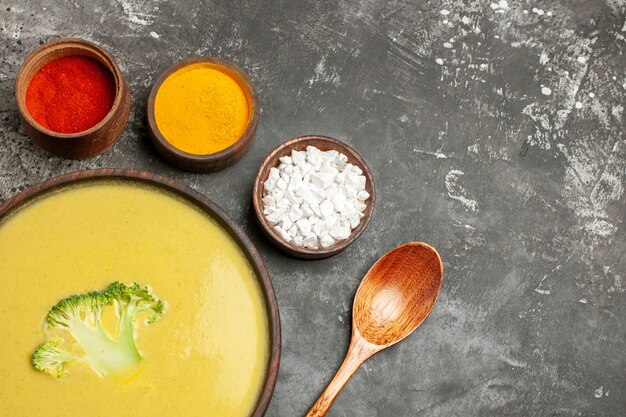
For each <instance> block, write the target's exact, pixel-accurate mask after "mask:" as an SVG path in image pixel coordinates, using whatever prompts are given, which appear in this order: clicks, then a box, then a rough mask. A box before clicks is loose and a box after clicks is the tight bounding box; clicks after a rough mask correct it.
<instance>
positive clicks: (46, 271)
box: [0, 180, 269, 417]
mask: <svg viewBox="0 0 626 417" xmlns="http://www.w3.org/2000/svg"><path fill="white" fill-rule="evenodd" d="M113 281H121V282H125V283H131V282H138V283H141V284H145V285H149V286H150V287H151V288H152V291H153V292H154V294H155V295H157V296H158V297H159V298H160V299H161V300H164V301H165V302H166V303H167V305H168V308H167V311H166V313H165V314H164V315H163V316H162V317H161V318H160V319H159V320H157V321H156V322H155V323H153V324H151V325H148V326H146V325H143V324H140V325H138V327H137V336H136V339H137V345H138V347H139V350H140V351H141V353H142V354H143V360H142V361H141V364H140V365H139V367H138V368H136V369H133V372H132V375H130V374H129V375H123V376H122V377H120V375H117V376H109V377H100V376H98V375H97V374H96V373H95V372H94V371H93V370H92V369H91V368H90V367H89V366H87V365H85V364H69V365H67V367H66V370H67V371H68V373H67V375H65V376H63V377H61V378H58V379H56V378H53V377H51V376H49V375H48V374H45V373H43V372H40V371H37V370H35V369H34V368H33V366H32V365H31V362H30V360H31V354H32V352H33V350H34V349H35V348H36V347H37V346H38V345H39V344H41V343H43V342H44V341H45V340H46V339H47V338H48V337H49V336H50V335H49V332H50V330H46V329H44V327H43V323H44V319H45V317H46V314H47V312H48V310H49V309H50V308H51V307H52V306H53V305H54V304H56V303H57V302H58V301H59V300H61V299H62V298H64V297H67V296H70V295H72V294H79V293H85V292H87V291H91V290H95V289H99V290H101V289H104V288H105V287H106V286H107V285H108V284H109V283H111V282H113ZM0 295H1V297H2V302H0V341H1V343H0V376H1V378H0V404H2V411H0V414H2V415H6V416H11V417H32V416H42V417H43V416H64V417H74V416H76V417H78V416H81V417H83V416H89V417H105V416H106V417H130V416H133V417H142V416H145V417H148V416H150V417H155V416H162V417H165V416H177V417H209V416H216V417H230V416H237V417H244V416H248V415H250V414H251V412H252V410H253V408H254V406H255V405H256V401H257V399H258V396H259V394H260V390H261V387H262V385H263V382H264V380H265V373H266V367H267V362H268V356H269V324H268V320H267V315H266V306H265V303H264V299H263V294H262V291H261V287H260V285H259V283H258V281H257V278H256V276H255V272H254V270H253V269H252V266H251V265H250V263H249V262H248V260H247V258H246V256H245V254H244V253H243V251H242V250H241V248H240V247H239V246H238V244H237V243H236V242H235V241H234V240H233V239H232V238H231V237H230V235H229V234H228V232H227V231H225V230H224V229H223V228H222V227H221V226H220V225H219V224H218V223H217V222H215V221H214V220H213V219H212V218H210V217H209V216H208V215H207V214H206V213H205V212H203V211H201V210H200V209H199V208H198V207H196V206H195V205H193V204H192V203H189V202H187V201H186V200H184V199H182V198H180V197H178V196H175V195H174V194H171V193H169V192H167V191H163V190H160V189H158V188H155V187H152V186H147V185H142V184H138V183H134V182H132V181H121V180H120V181H104V180H102V181H95V182H92V183H88V184H83V185H77V186H73V187H67V188H64V189H61V190H60V191H55V192H50V193H48V194H47V195H45V196H43V197H40V198H38V199H36V200H34V201H33V202H31V203H29V204H28V205H26V206H24V207H23V208H21V209H19V210H17V211H16V212H14V213H13V214H12V215H10V216H9V217H8V218H6V219H5V220H4V221H2V223H0ZM70 340H71V339H70Z"/></svg>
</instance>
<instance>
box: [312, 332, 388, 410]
mask: <svg viewBox="0 0 626 417" xmlns="http://www.w3.org/2000/svg"><path fill="white" fill-rule="evenodd" d="M376 352H377V349H375V348H374V346H373V345H371V344H370V343H368V342H367V341H365V339H363V337H362V336H361V335H360V334H358V333H356V334H353V335H352V340H351V341H350V347H349V348H348V353H346V358H345V359H344V360H343V363H342V364H341V367H340V368H339V370H338V371H337V373H336V374H335V377H334V378H333V379H332V381H330V383H329V384H328V386H327V387H326V389H325V390H324V392H323V393H322V395H320V397H319V398H318V399H317V401H316V402H315V404H313V407H311V409H310V410H309V412H308V413H307V414H306V416H305V417H322V416H325V415H326V413H327V412H328V409H329V408H330V406H331V405H332V404H333V402H334V401H335V398H337V395H339V393H340V392H341V389H342V388H343V387H344V385H346V382H348V379H350V377H351V376H352V375H353V374H354V373H355V372H356V370H357V369H359V367H360V366H361V365H362V364H363V362H365V361H366V360H367V359H368V358H369V357H371V356H372V355H373V354H374V353H376Z"/></svg>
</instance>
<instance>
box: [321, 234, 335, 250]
mask: <svg viewBox="0 0 626 417" xmlns="http://www.w3.org/2000/svg"><path fill="white" fill-rule="evenodd" d="M333 243H335V239H333V238H332V237H331V236H330V235H324V236H322V237H321V238H320V244H321V245H322V247H323V248H328V247H330V246H332V245H333Z"/></svg>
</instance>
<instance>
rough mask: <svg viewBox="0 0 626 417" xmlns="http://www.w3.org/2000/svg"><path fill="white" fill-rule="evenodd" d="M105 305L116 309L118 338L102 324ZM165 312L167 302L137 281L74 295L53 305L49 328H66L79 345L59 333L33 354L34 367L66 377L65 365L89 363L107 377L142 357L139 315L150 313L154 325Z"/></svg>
mask: <svg viewBox="0 0 626 417" xmlns="http://www.w3.org/2000/svg"><path fill="white" fill-rule="evenodd" d="M106 306H113V307H114V309H115V312H116V313H117V318H118V323H117V334H116V335H115V336H112V335H110V334H109V333H108V332H107V331H106V329H105V328H104V326H103V323H102V313H103V310H104V308H105V307H106ZM164 312H165V303H163V301H161V300H159V299H158V298H157V297H156V296H155V295H154V294H153V293H152V292H151V291H150V289H149V288H148V287H146V286H141V285H139V284H137V283H133V284H131V285H125V284H122V283H120V282H113V283H111V284H110V285H109V286H108V287H107V288H106V289H105V290H103V291H92V292H90V293H87V294H79V295H72V296H71V297H68V298H65V299H63V300H61V301H59V302H58V303H57V304H56V305H55V306H54V307H52V308H51V309H50V311H49V312H48V316H47V317H46V326H47V327H48V328H52V329H60V330H63V331H66V332H67V333H69V335H70V336H71V338H72V340H73V341H74V342H75V345H76V346H73V345H74V344H66V343H65V342H64V340H63V338H61V337H54V338H52V339H50V340H48V341H47V342H45V343H43V344H42V345H40V346H39V347H38V348H37V349H36V350H35V352H33V356H32V363H33V366H34V367H35V368H36V369H38V370H40V371H43V372H46V373H48V374H50V375H52V376H54V377H61V376H63V375H65V374H66V373H67V371H66V370H65V364H67V363H71V362H83V363H87V364H89V365H91V367H92V368H93V369H94V370H95V371H96V372H97V373H98V374H99V375H102V376H107V375H110V374H112V373H115V372H118V371H121V370H123V369H126V368H129V367H131V366H133V365H135V364H137V363H138V362H139V361H141V359H142V356H141V353H140V352H139V350H138V349H137V345H136V344H135V319H136V318H137V315H138V314H139V313H145V314H146V323H147V324H150V323H153V322H155V321H156V320H157V319H158V318H159V317H160V316H161V315H162V314H163V313H164ZM75 352H76V353H75Z"/></svg>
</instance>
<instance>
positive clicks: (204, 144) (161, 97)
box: [154, 62, 252, 155]
mask: <svg viewBox="0 0 626 417" xmlns="http://www.w3.org/2000/svg"><path fill="white" fill-rule="evenodd" d="M251 107H252V105H251V101H250V93H249V91H247V90H246V89H245V87H244V84H243V82H242V81H241V80H239V79H237V76H236V74H234V73H232V72H231V71H229V70H228V69H227V68H225V67H222V66H220V65H219V64H214V63H208V62H199V63H195V64H190V65H187V66H184V67H182V68H180V69H178V70H176V71H174V72H173V73H172V74H170V75H169V76H168V77H167V78H166V79H165V80H164V81H163V83H162V84H161V86H160V87H159V89H158V91H157V94H156V97H155V100H154V118H155V121H156V125H157V128H158V129H159V132H160V133H161V135H162V136H163V137H164V138H165V140H167V141H168V142H169V143H170V144H171V145H172V146H174V147H175V148H177V149H179V150H181V151H183V152H187V153H190V154H194V155H207V154H213V153H216V152H220V151H222V150H224V149H226V148H228V147H229V146H231V145H233V144H234V143H235V142H237V141H238V140H239V139H240V138H241V136H242V135H243V134H244V132H245V131H246V129H247V127H248V124H249V122H250V116H251V114H252V108H251Z"/></svg>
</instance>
